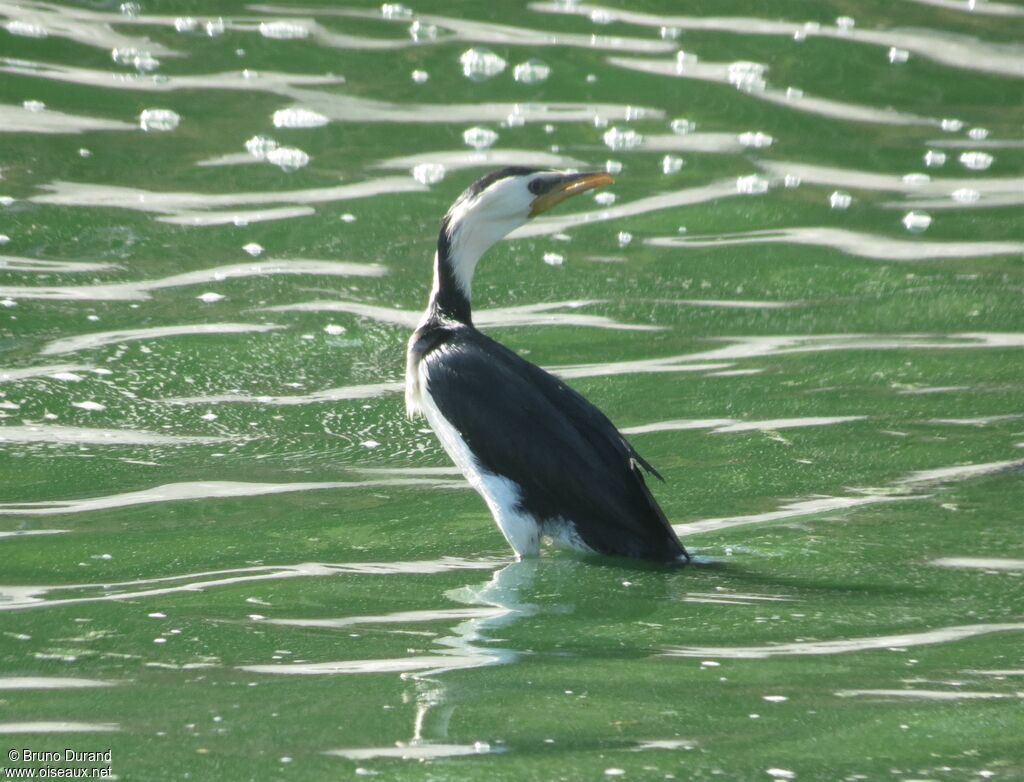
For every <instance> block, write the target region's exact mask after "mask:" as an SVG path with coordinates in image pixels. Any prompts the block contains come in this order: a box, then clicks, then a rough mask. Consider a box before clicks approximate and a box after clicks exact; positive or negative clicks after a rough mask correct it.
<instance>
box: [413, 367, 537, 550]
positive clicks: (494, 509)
mask: <svg viewBox="0 0 1024 782" xmlns="http://www.w3.org/2000/svg"><path fill="white" fill-rule="evenodd" d="M419 381H420V382H419V389H418V390H419V395H418V396H419V398H418V400H417V401H418V402H419V408H420V409H421V410H422V411H423V415H424V416H426V419H427V422H428V423H429V424H430V428H431V429H433V430H434V433H435V434H436V435H437V439H438V440H440V441H441V445H443V446H444V449H445V451H447V452H448V456H450V457H451V460H452V461H453V462H455V466H456V467H458V468H459V469H460V470H462V474H463V475H465V476H466V480H467V481H469V484H470V485H471V486H472V487H473V488H474V489H476V490H477V491H478V492H479V493H480V496H482V497H483V498H484V501H485V502H486V503H487V507H488V508H490V510H491V515H492V516H494V520H495V522H497V524H498V529H500V530H501V534H503V535H504V536H505V540H507V541H508V543H509V545H510V546H512V548H513V549H514V550H515V552H516V556H517V557H535V556H537V554H538V553H540V536H541V529H540V525H539V524H538V523H537V520H536V519H535V518H534V517H533V516H531V515H530V514H529V513H524V512H523V511H521V510H518V505H519V500H520V497H521V494H520V490H519V486H518V485H516V483H515V482H514V481H511V480H509V479H508V478H502V477H501V476H500V475H495V474H494V473H490V472H487V471H486V470H483V469H481V467H480V465H479V464H478V463H477V461H476V459H475V458H474V456H473V453H472V452H471V451H470V450H469V446H468V445H466V441H465V440H463V439H462V435H460V434H459V432H458V431H457V430H456V429H455V427H454V426H452V425H451V424H450V423H448V420H447V419H446V418H445V417H444V416H443V415H441V411H440V410H438V408H437V405H436V404H434V400H433V398H432V397H431V396H430V388H429V386H428V384H427V379H426V378H425V377H424V375H423V372H422V371H420V373H419Z"/></svg>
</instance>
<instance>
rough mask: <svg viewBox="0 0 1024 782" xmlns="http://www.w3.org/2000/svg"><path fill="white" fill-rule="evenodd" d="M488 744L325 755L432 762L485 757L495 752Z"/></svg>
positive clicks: (421, 745) (341, 751) (417, 745)
mask: <svg viewBox="0 0 1024 782" xmlns="http://www.w3.org/2000/svg"><path fill="white" fill-rule="evenodd" d="M497 751H498V750H496V749H493V748H492V747H491V746H490V745H489V744H482V743H476V744H434V743H431V742H422V741H421V742H410V743H409V744H404V743H399V744H397V745H395V746H393V747H352V748H349V749H330V750H327V751H326V752H324V754H325V755H335V756H337V757H340V758H347V759H348V760H374V759H376V758H390V759H393V760H433V759H436V758H459V757H466V756H467V755H486V754H488V753H490V752H497Z"/></svg>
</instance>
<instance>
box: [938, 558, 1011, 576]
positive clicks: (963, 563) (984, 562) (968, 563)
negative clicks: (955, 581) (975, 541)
mask: <svg viewBox="0 0 1024 782" xmlns="http://www.w3.org/2000/svg"><path fill="white" fill-rule="evenodd" d="M929 564H931V565H935V566H936V567H949V568H966V569H969V570H1003V571H1006V572H1010V573H1019V572H1024V559H1004V558H999V557H940V558H939V559H933V560H932V561H931V562H930V563H929Z"/></svg>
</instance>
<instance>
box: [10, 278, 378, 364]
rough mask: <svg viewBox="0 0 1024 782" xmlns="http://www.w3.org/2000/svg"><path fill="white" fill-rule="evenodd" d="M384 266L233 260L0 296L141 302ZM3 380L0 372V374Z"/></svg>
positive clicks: (26, 288) (18, 289) (25, 288)
mask: <svg viewBox="0 0 1024 782" xmlns="http://www.w3.org/2000/svg"><path fill="white" fill-rule="evenodd" d="M386 273H387V268H386V267H384V266H381V265H380V264H375V263H348V262H344V261H317V260H307V259H298V258H297V259H288V260H280V261H261V262H259V263H236V264H230V265H227V266H216V267H214V268H212V269H199V270H197V271H192V272H183V273H182V274H174V275H172V276H170V277H161V278H158V279H155V280H140V281H137V282H115V283H105V284H102V283H101V284H97V285H61V286H41V285H40V286H19V287H14V286H2V285H0V296H10V297H11V298H14V299H58V300H70V301H144V300H146V299H149V298H151V295H150V294H151V293H152V291H156V290H163V289H166V288H179V287H183V286H187V285H205V284H209V283H219V282H224V281H225V280H236V279H243V278H248V277H271V276H278V275H300V274H306V275H312V276H322V277H381V276H383V275H384V274H386ZM0 380H2V375H0Z"/></svg>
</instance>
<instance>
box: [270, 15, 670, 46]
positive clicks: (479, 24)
mask: <svg viewBox="0 0 1024 782" xmlns="http://www.w3.org/2000/svg"><path fill="white" fill-rule="evenodd" d="M250 8H252V10H254V11H262V12H266V13H277V14H294V13H303V14H310V15H315V16H347V17H358V18H363V19H381V14H380V12H379V11H363V10H358V9H354V8H333V7H330V6H318V7H305V8H292V7H290V6H280V5H268V4H263V5H253V6H250ZM416 20H417V21H418V22H419V23H420V24H421V25H433V26H435V27H438V28H443V31H439V34H438V35H437V36H436V37H423V38H421V39H418V40H416V41H413V40H411V39H409V37H408V36H405V37H404V38H403V40H402V41H401V42H400V45H402V46H412V45H415V44H417V43H431V42H435V41H436V42H438V43H449V42H451V41H456V40H457V41H465V42H468V43H486V44H491V45H494V46H529V47H536V46H568V47H574V48H581V49H598V50H612V51H632V52H668V51H672V50H673V49H675V44H673V43H672V42H671V41H658V40H649V39H644V38H623V37H620V36H605V35H590V34H586V35H579V34H575V33H565V32H557V33H556V32H548V31H545V30H530V29H527V28H525V27H516V26H513V25H507V24H497V23H494V22H483V21H477V20H474V19H465V18H460V17H454V16H439V15H436V14H416ZM396 21H397V22H398V23H400V24H403V25H407V24H408V21H409V20H408V19H406V18H404V17H403V18H400V19H397V20H396ZM397 43H399V42H397V41H396V44H397Z"/></svg>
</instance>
